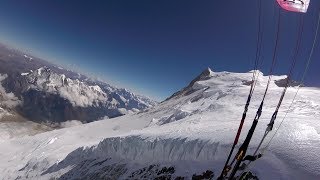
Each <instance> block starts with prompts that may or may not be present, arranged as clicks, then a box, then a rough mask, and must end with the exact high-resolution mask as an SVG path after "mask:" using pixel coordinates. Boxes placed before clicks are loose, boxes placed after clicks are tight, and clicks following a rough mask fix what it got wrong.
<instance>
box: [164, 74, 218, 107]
mask: <svg viewBox="0 0 320 180" xmlns="http://www.w3.org/2000/svg"><path fill="white" fill-rule="evenodd" d="M212 73H213V72H212V71H211V69H210V68H207V69H205V70H204V71H203V72H202V73H201V74H200V75H199V76H197V77H196V78H195V79H193V80H192V81H191V82H190V84H189V85H188V86H187V87H185V88H183V89H182V90H181V91H178V92H176V93H174V94H173V95H172V96H170V97H169V98H167V99H166V100H165V101H167V100H169V99H172V98H178V97H181V96H184V95H189V94H192V93H194V92H195V90H194V89H193V88H192V86H193V85H194V84H195V83H196V82H197V81H204V80H208V79H210V77H211V75H212Z"/></svg>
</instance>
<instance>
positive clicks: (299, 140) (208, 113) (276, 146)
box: [0, 70, 320, 180]
mask: <svg viewBox="0 0 320 180" xmlns="http://www.w3.org/2000/svg"><path fill="white" fill-rule="evenodd" d="M207 72H208V70H206V72H205V73H203V74H208V73H207ZM251 77H252V73H231V72H212V71H211V72H210V73H209V76H208V75H205V76H202V78H200V79H198V80H197V81H193V83H190V84H189V86H187V87H186V88H184V89H183V90H182V91H180V93H176V94H175V95H174V96H172V97H171V98H170V99H168V100H166V101H164V102H162V103H160V104H159V105H157V106H156V107H154V108H152V109H148V110H146V111H144V112H141V113H137V114H129V115H126V116H122V117H118V118H113V119H106V120H102V121H98V122H93V123H89V124H85V125H79V126H76V127H71V128H65V129H61V130H57V131H52V132H47V133H42V134H38V135H36V136H33V137H24V138H17V139H13V140H11V141H6V142H1V144H0V145H1V146H0V174H1V175H0V177H3V178H4V179H15V178H17V177H20V178H22V179H23V178H26V177H29V178H31V177H32V178H37V179H41V178H42V179H48V178H59V177H60V178H61V179H76V178H80V175H83V176H82V177H86V178H119V179H139V178H138V176H132V175H133V174H136V173H135V172H141V173H142V174H144V173H146V174H144V175H145V176H146V177H145V178H147V179H148V178H152V177H157V176H156V175H157V173H159V171H154V168H153V167H157V168H158V169H159V168H160V169H161V168H162V167H164V166H165V167H173V168H174V172H173V171H171V170H172V169H170V173H169V174H170V178H169V179H174V178H175V177H179V176H183V175H185V176H183V177H186V178H187V179H190V178H191V177H192V176H193V175H194V174H199V173H200V174H201V173H202V172H205V171H207V170H210V171H212V172H214V174H215V175H217V174H218V173H219V172H220V170H221V168H222V166H223V163H224V161H225V158H226V157H227V153H228V151H229V148H230V146H231V143H232V142H233V139H234V136H235V131H236V130H237V128H238V125H239V118H241V114H242V112H243V108H244V103H245V100H246V98H247V95H248V92H249V89H250V86H249V85H250V81H251ZM285 78H286V76H273V78H272V83H271V85H270V91H269V93H268V94H267V98H266V102H265V107H264V109H263V114H262V116H261V118H260V121H259V124H258V126H257V129H256V131H255V133H254V136H253V139H252V142H251V143H250V148H249V150H248V154H251V153H252V152H253V151H254V150H255V147H256V146H257V145H258V143H259V141H260V138H261V137H262V135H263V133H264V130H265V128H266V126H267V124H268V123H269V121H270V117H271V115H272V113H273V111H274V109H275V106H276V104H277V102H278V99H279V98H280V95H281V92H282V88H281V87H279V86H278V85H277V84H276V81H278V80H282V79H285ZM267 80H268V77H267V76H263V75H262V74H260V75H259V79H258V83H257V87H256V90H255V92H254V94H253V99H252V104H251V105H250V109H249V111H248V115H247V119H246V122H245V124H244V128H243V134H242V136H241V138H240V143H242V142H243V140H244V136H245V135H246V133H247V131H248V129H249V128H250V125H251V123H252V120H253V118H254V115H255V112H256V110H257V108H258V106H259V104H260V101H261V95H262V94H263V92H264V89H265V85H266V83H267ZM101 89H104V88H101ZM296 90H297V88H296V87H290V88H288V92H287V94H286V97H285V99H284V102H283V105H282V106H281V109H280V111H279V114H278V119H277V121H276V122H275V127H278V125H279V123H280V121H281V120H282V118H283V117H284V115H285V112H286V111H287V109H288V107H289V106H290V103H291V101H292V98H293V96H294V94H295V92H296ZM319 92H320V90H319V89H318V88H308V87H303V88H301V90H300V92H299V94H298V96H297V101H296V103H295V104H294V106H293V107H292V109H290V113H289V115H288V117H287V120H286V121H285V122H284V124H283V127H282V128H281V129H280V130H279V132H278V134H277V135H276V137H275V139H274V141H273V143H272V144H271V146H270V149H268V151H267V152H266V154H265V156H264V157H262V158H261V159H260V160H259V161H257V162H256V164H255V166H254V167H253V168H252V169H251V170H252V172H254V173H255V174H256V175H257V176H258V177H259V178H260V179H288V180H289V179H290V180H292V179H302V178H305V179H311V180H313V179H314V180H316V179H319V177H320V163H319V161H318V159H319V158H320V157H319V154H320V133H319V132H320V125H319V124H318V123H314V122H316V121H317V120H318V119H319V113H318V110H319V107H320V102H319V99H320V93H319ZM273 133H274V132H271V135H272V134H273ZM269 139H270V136H269V137H268V138H267V140H266V142H268V140H269ZM7 149H10V151H8V150H7ZM39 154H41V155H40V156H39ZM151 166H152V167H151ZM166 170H168V169H166ZM172 172H173V173H172ZM141 173H140V175H141ZM137 174H139V173H137ZM169 174H166V175H168V177H169ZM144 175H143V176H144ZM143 176H139V177H140V178H143ZM215 178H216V176H215Z"/></svg>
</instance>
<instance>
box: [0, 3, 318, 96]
mask: <svg viewBox="0 0 320 180" xmlns="http://www.w3.org/2000/svg"><path fill="white" fill-rule="evenodd" d="M319 9H320V2H319V1H316V0H311V4H310V8H309V12H308V13H307V14H305V15H304V34H303V41H302V50H301V53H300V55H299V60H298V66H297V68H296V70H295V77H296V78H298V77H299V75H301V71H302V69H303V68H304V63H305V61H306V59H307V55H308V53H309V52H310V48H311V43H312V40H313V39H312V38H313V35H314V31H315V26H316V20H317V13H318V11H319ZM277 12H278V6H277V5H276V4H275V1H263V12H262V13H263V32H264V33H263V48H262V58H263V64H262V66H261V69H262V71H263V72H264V73H267V72H268V68H269V67H270V63H271V57H272V49H273V45H274V37H275V28H276V16H275V15H276V13H277ZM257 16H258V9H257V1H256V0H248V1H212V0H201V1H199V0H154V1H150V0H135V1H131V0H109V1H98V0H97V1H81V0H77V1H76V0H70V1H64V0H55V1H42V0H37V1H36V0H28V1H17V0H7V1H2V2H1V6H0V27H1V28H0V41H1V42H4V43H8V44H11V45H13V46H15V47H18V48H20V49H25V50H28V51H30V52H31V53H33V54H35V55H37V56H40V57H42V58H45V59H47V60H49V61H52V62H54V63H57V64H62V65H73V66H75V67H77V68H78V69H80V70H81V71H83V72H86V73H93V74H95V75H98V76H100V77H101V78H104V79H106V80H107V81H109V82H110V83H111V84H116V85H118V86H121V87H127V88H129V89H132V90H134V91H136V92H140V93H142V94H146V95H148V96H151V97H155V98H157V99H164V98H166V97H168V96H170V95H171V94H172V93H174V92H175V91H177V90H179V89H181V88H182V87H184V86H185V85H187V84H188V83H189V82H190V81H191V80H192V79H193V78H194V77H195V76H197V75H198V74H199V73H200V72H201V71H202V70H203V69H205V68H206V67H211V68H212V69H213V70H214V71H224V70H226V71H235V72H247V71H249V70H251V69H252V67H253V59H254V55H255V46H256V43H255V41H256V35H257ZM281 16H282V23H281V32H280V46H279V54H278V63H277V68H276V74H286V73H287V71H288V69H289V63H290V55H291V54H292V51H293V48H294V44H295V41H296V35H297V25H298V19H299V14H297V13H290V12H285V11H281ZM319 59H320V50H319V43H317V46H316V49H315V54H314V57H313V62H312V66H311V68H310V71H309V72H308V75H307V77H306V84H307V85H310V86H320V80H319V77H320V71H319V67H320V60H319Z"/></svg>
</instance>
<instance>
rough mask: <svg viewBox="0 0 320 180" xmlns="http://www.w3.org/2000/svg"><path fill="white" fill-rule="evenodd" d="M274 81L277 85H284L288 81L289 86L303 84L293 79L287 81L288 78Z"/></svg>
mask: <svg viewBox="0 0 320 180" xmlns="http://www.w3.org/2000/svg"><path fill="white" fill-rule="evenodd" d="M274 83H275V84H276V85H277V86H278V87H285V86H286V85H287V83H288V85H289V87H295V86H303V85H302V84H301V83H299V82H297V81H294V80H289V82H288V78H284V79H280V80H277V81H274Z"/></svg>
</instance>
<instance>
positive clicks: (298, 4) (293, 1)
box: [277, 0, 310, 13]
mask: <svg viewBox="0 0 320 180" xmlns="http://www.w3.org/2000/svg"><path fill="white" fill-rule="evenodd" d="M277 2H278V3H279V5H280V6H281V7H282V8H283V9H285V10H287V11H293V12H300V13H306V12H307V10H308V7H309V3H310V0H277Z"/></svg>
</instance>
